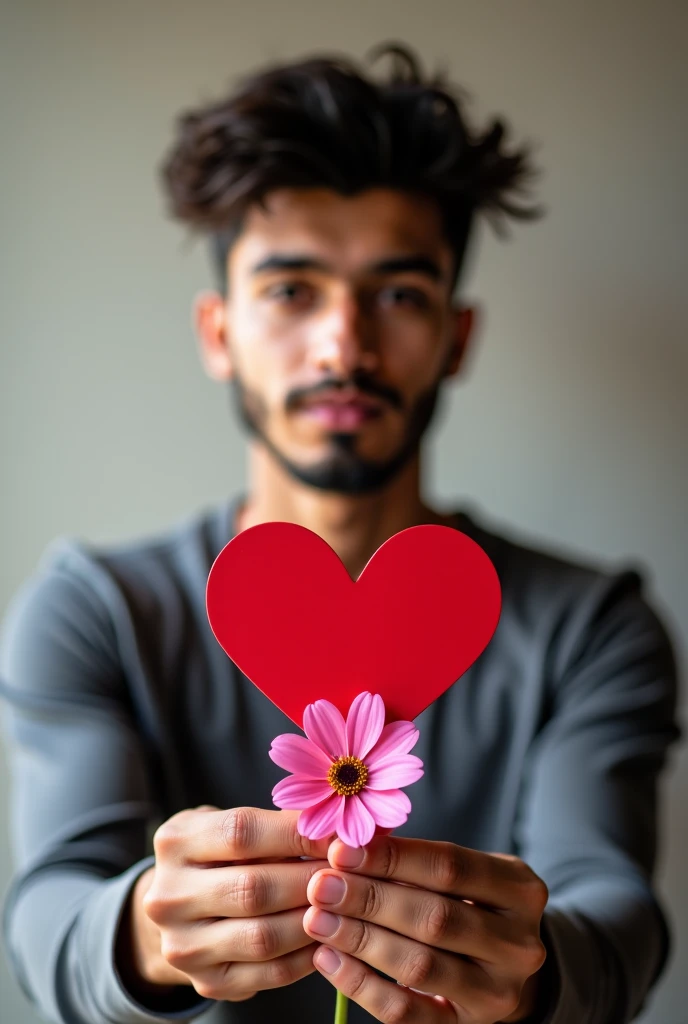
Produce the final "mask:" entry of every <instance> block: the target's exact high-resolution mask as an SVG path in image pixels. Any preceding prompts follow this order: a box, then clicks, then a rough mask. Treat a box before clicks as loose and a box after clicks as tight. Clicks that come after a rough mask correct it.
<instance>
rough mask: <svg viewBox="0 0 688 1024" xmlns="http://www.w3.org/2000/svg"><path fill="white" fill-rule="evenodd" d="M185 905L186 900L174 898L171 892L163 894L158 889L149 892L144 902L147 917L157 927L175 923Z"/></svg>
mask: <svg viewBox="0 0 688 1024" xmlns="http://www.w3.org/2000/svg"><path fill="white" fill-rule="evenodd" d="M183 903H184V900H183V899H181V898H180V897H179V896H174V895H173V894H172V893H171V892H164V891H162V892H161V891H160V890H159V889H157V888H156V889H152V890H149V891H148V892H147V893H146V895H145V896H144V897H143V900H142V904H143V909H144V912H145V914H146V916H147V917H149V918H150V919H151V921H153V923H154V924H157V925H165V924H169V923H171V922H173V921H174V920H175V919H176V918H177V917H178V915H179V911H180V909H181V907H182V905H183Z"/></svg>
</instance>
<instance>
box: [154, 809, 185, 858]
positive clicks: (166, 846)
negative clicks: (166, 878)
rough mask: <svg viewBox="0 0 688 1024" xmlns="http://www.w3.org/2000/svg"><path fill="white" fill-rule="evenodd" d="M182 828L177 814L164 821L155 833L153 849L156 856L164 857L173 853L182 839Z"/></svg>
mask: <svg viewBox="0 0 688 1024" xmlns="http://www.w3.org/2000/svg"><path fill="white" fill-rule="evenodd" d="M182 834H183V833H182V829H181V828H180V823H179V821H178V816H177V815H176V814H175V816H174V817H173V818H168V820H167V821H163V823H162V825H158V827H157V828H156V830H155V832H154V833H153V849H154V851H155V854H156V856H158V857H164V856H165V855H166V854H169V853H171V852H172V851H173V850H175V849H176V847H177V846H178V845H179V843H180V842H181V839H182Z"/></svg>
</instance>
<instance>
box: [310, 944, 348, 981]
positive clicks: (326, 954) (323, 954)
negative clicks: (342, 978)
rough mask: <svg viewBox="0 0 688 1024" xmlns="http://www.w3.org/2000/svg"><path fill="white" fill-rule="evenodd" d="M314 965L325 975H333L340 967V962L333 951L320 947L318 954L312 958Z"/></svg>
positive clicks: (326, 947)
mask: <svg viewBox="0 0 688 1024" xmlns="http://www.w3.org/2000/svg"><path fill="white" fill-rule="evenodd" d="M313 959H314V960H315V963H316V965H317V966H318V967H319V968H320V970H321V971H324V972H325V974H334V972H335V971H338V970H339V968H340V967H341V966H342V961H341V960H340V958H339V957H338V956H337V954H336V953H335V951H334V950H333V949H330V947H329V946H321V947H320V949H319V950H318V952H317V953H316V954H315V956H314V957H313Z"/></svg>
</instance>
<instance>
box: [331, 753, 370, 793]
mask: <svg viewBox="0 0 688 1024" xmlns="http://www.w3.org/2000/svg"><path fill="white" fill-rule="evenodd" d="M327 781H328V782H329V784H330V785H331V786H332V789H333V790H334V791H335V793H337V794H338V795H339V796H355V795H356V793H360V792H361V790H362V789H363V788H364V787H365V784H366V782H367V781H368V769H367V768H366V766H365V765H364V764H363V761H359V759H358V758H357V757H351V756H349V757H340V758H338V759H337V760H336V761H335V762H334V764H333V765H332V767H331V768H330V770H329V772H328V773H327Z"/></svg>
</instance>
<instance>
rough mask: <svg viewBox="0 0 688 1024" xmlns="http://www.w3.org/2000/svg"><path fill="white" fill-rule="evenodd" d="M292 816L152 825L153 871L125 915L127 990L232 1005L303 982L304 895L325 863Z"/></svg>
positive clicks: (309, 948) (322, 846)
mask: <svg viewBox="0 0 688 1024" xmlns="http://www.w3.org/2000/svg"><path fill="white" fill-rule="evenodd" d="M297 818H298V812H295V811H293V812H292V811H264V810H258V809H256V808H252V807H237V808H234V809H232V810H228V811H221V810H218V809H217V808H209V807H199V808H196V809H195V810H187V811H181V812H180V813H179V814H175V815H174V817H172V818H170V819H169V820H168V821H166V822H165V823H164V824H163V825H161V826H160V828H159V829H158V830H157V832H156V833H155V837H154V847H155V854H156V863H155V867H154V868H152V869H150V872H147V873H146V874H145V875H143V876H142V878H141V879H140V880H139V883H140V884H137V886H136V887H135V888H134V891H133V894H132V902H131V906H130V908H129V912H128V932H127V934H128V945H129V950H128V956H129V970H128V972H127V983H131V981H130V979H131V977H132V975H133V977H134V979H135V982H134V987H137V988H138V990H139V991H141V992H143V993H146V994H151V995H152V996H153V997H155V994H156V993H157V994H158V995H160V996H162V997H164V995H165V994H166V993H167V991H168V988H169V986H176V985H193V987H194V988H195V990H196V991H197V992H198V993H199V995H201V996H205V997H207V998H209V999H226V1000H231V1001H238V1000H243V999H248V998H250V997H251V996H253V995H254V994H255V993H256V992H258V991H259V990H261V989H267V988H277V987H280V986H282V985H289V984H291V982H293V981H297V980H298V979H299V978H303V977H305V976H306V975H307V974H311V973H312V971H313V951H314V949H315V946H314V945H313V940H312V939H311V938H310V937H309V936H308V935H306V933H305V932H304V930H303V914H304V910H305V908H306V907H307V906H308V900H307V897H306V889H307V886H308V882H309V880H310V879H311V877H312V876H313V874H314V873H315V872H316V871H317V870H319V869H320V868H322V867H323V866H326V865H327V860H326V855H327V847H328V841H327V840H321V841H319V842H310V841H309V840H308V839H304V838H303V837H302V836H300V835H299V833H298V832H297V831H296V820H297ZM301 856H307V857H313V858H319V859H318V860H313V861H302V860H299V859H298V858H299V857H301ZM292 858H294V859H292ZM137 983H138V984H137ZM134 994H135V993H134Z"/></svg>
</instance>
